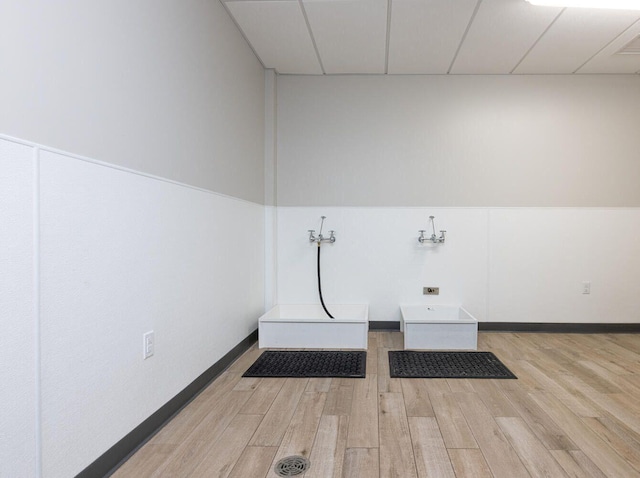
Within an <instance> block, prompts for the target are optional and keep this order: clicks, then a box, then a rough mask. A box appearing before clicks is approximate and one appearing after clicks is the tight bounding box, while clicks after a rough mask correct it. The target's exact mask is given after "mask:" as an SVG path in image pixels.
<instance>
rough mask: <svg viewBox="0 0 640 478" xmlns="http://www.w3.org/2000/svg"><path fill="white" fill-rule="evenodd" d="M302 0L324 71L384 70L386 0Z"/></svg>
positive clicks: (380, 71) (363, 71) (360, 71)
mask: <svg viewBox="0 0 640 478" xmlns="http://www.w3.org/2000/svg"><path fill="white" fill-rule="evenodd" d="M302 3H303V5H304V9H305V11H306V13H307V18H308V19H309V26H310V28H311V33H312V34H313V38H314V39H315V42H316V47H317V48H318V53H319V55H320V58H321V59H322V65H323V66H324V71H325V73H327V74H333V73H385V57H386V43H387V0H339V1H330V2H328V1H323V0H303V2H302Z"/></svg>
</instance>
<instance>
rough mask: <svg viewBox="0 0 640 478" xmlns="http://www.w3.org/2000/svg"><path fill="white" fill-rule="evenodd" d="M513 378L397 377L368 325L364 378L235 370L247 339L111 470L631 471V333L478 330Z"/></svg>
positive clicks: (636, 344) (151, 473) (639, 436)
mask: <svg viewBox="0 0 640 478" xmlns="http://www.w3.org/2000/svg"><path fill="white" fill-rule="evenodd" d="M478 342H479V346H478V350H486V351H491V352H493V353H495V354H496V355H497V356H498V357H499V358H500V359H501V360H502V361H503V362H504V363H505V365H507V367H509V368H510V369H511V370H512V371H513V372H514V373H515V374H516V375H517V376H518V380H456V379H446V380H445V379H437V380H427V379H398V378H393V379H392V378H390V377H389V364H388V359H387V352H388V351H389V350H399V349H401V348H402V335H401V333H400V332H370V333H369V349H368V356H367V377H366V378H365V379H337V378H336V379H318V378H311V379H306V378H305V379H293V378H286V379H283V378H271V379H268V378H262V379H256V378H242V377H241V375H242V373H243V372H244V371H245V370H246V369H247V368H248V367H249V366H250V365H251V364H252V363H253V361H254V360H255V359H256V358H257V357H258V356H259V355H260V353H261V352H262V351H260V350H258V349H257V348H256V346H254V347H252V348H251V349H250V350H249V351H247V352H246V353H245V354H244V355H243V356H242V357H240V358H239V359H238V360H237V361H236V362H235V363H234V364H233V365H232V366H231V367H229V368H228V369H227V370H226V371H225V372H224V373H223V374H221V375H220V377H218V378H217V379H216V380H215V381H214V382H213V383H212V384H211V385H210V386H209V387H208V388H207V389H206V390H204V391H203V392H202V393H201V394H200V395H199V396H198V397H196V399H195V400H193V402H191V404H189V406H187V407H186V408H185V409H184V410H182V412H180V414H178V415H177V416H176V417H175V418H174V419H173V420H172V421H171V422H170V423H169V424H167V425H166V426H165V427H164V428H163V429H162V430H161V431H160V432H159V433H158V434H156V435H155V436H154V437H153V438H152V439H151V440H150V441H149V442H148V443H147V444H145V446H143V447H142V448H141V449H140V450H139V451H138V452H137V453H136V454H135V455H133V456H132V457H131V458H130V459H129V460H128V461H127V462H126V463H124V464H123V465H122V466H121V467H120V468H119V469H118V470H117V471H116V472H115V474H114V475H113V476H114V477H115V478H128V477H136V478H144V477H178V478H183V477H184V478H186V477H195V478H199V477H203V478H218V477H219V478H224V477H235V478H240V477H242V478H274V477H276V476H277V475H276V474H275V473H274V471H273V468H274V465H275V463H276V462H277V461H278V460H279V459H281V458H283V457H285V456H289V455H303V456H305V457H306V458H308V459H310V461H311V468H310V470H308V471H307V473H306V474H305V475H298V476H305V477H306V478H343V477H344V478H357V477H366V478H378V477H379V478H394V477H397V478H412V477H416V478H424V477H470V478H482V477H496V478H502V477H504V478H519V477H554V478H555V477H615V478H625V477H640V418H639V417H640V334H638V335H636V334H594V335H586V334H541V333H489V332H481V333H480V334H479V340H478Z"/></svg>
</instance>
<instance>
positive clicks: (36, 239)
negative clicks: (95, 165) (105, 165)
mask: <svg viewBox="0 0 640 478" xmlns="http://www.w3.org/2000/svg"><path fill="white" fill-rule="evenodd" d="M32 155H33V156H32V161H33V306H34V327H35V330H34V340H35V344H34V345H35V353H34V356H35V357H34V362H35V423H34V426H35V455H36V456H35V468H36V477H38V478H40V477H42V387H41V384H42V383H41V382H42V370H41V364H42V360H41V337H40V333H41V330H40V325H41V320H40V318H41V317H40V315H41V314H40V148H39V147H38V146H37V145H36V146H33V153H32Z"/></svg>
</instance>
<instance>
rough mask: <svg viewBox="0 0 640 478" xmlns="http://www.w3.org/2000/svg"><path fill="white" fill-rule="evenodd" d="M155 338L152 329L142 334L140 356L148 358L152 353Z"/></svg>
mask: <svg viewBox="0 0 640 478" xmlns="http://www.w3.org/2000/svg"><path fill="white" fill-rule="evenodd" d="M155 344H156V340H155V336H154V334H153V330H151V331H149V332H147V333H146V334H144V335H143V336H142V356H143V358H145V359H148V358H149V357H151V356H152V355H153V349H154V348H155Z"/></svg>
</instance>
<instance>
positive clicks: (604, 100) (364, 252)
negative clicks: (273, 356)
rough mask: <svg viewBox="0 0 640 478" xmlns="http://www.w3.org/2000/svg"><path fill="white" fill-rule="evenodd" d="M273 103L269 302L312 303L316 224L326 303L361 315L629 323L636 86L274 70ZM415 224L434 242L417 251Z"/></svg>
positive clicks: (635, 232)
mask: <svg viewBox="0 0 640 478" xmlns="http://www.w3.org/2000/svg"><path fill="white" fill-rule="evenodd" d="M277 101H278V118H277V125H278V151H277V152H278V155H277V179H278V183H277V198H278V203H277V204H278V218H277V225H278V227H277V237H278V250H277V271H278V273H277V277H278V288H277V295H278V301H279V302H280V303H288V302H292V303H300V302H315V303H317V302H318V297H317V286H316V279H315V250H314V248H313V247H312V246H311V245H310V244H309V243H308V241H307V238H306V231H307V229H316V230H317V229H318V226H319V217H320V216H321V215H326V216H327V224H326V226H325V227H326V228H327V229H335V230H336V231H337V234H338V236H337V237H338V241H337V242H336V243H335V244H333V245H329V246H327V247H325V246H323V282H324V291H325V299H326V301H327V302H347V303H349V302H366V303H369V304H370V318H371V319H372V320H399V317H400V315H399V314H400V311H399V304H400V303H402V302H416V303H437V302H441V303H450V302H453V303H461V304H463V305H465V306H466V307H468V308H469V309H470V311H471V312H472V313H473V314H475V315H476V317H477V318H478V319H479V320H482V321H491V322H587V323H615V322H620V323H629V322H635V323H637V322H640V312H638V310H640V301H639V300H638V299H637V293H636V290H635V284H637V283H638V282H639V281H640V246H639V245H638V244H640V243H639V242H638V241H637V238H638V237H639V236H640V209H639V206H640V188H638V184H639V181H640V162H638V160H637V155H638V151H639V150H640V135H638V134H637V126H638V124H640V109H638V108H637V105H638V104H640V78H639V77H638V76H637V75H627V76H615V75H606V76H605V75H601V76H585V75H575V76H561V75H558V76H336V77H304V76H280V77H278V89H277ZM429 215H435V216H436V221H437V224H436V225H437V227H438V228H440V229H447V230H448V231H449V235H448V238H447V242H446V244H445V245H442V246H420V245H418V243H417V235H418V232H417V231H418V230H419V229H426V228H427V226H428V222H427V220H428V216H429ZM583 281H590V282H592V293H591V295H583V294H582V293H581V291H582V290H581V284H582V282H583ZM423 286H439V287H441V295H440V296H439V297H424V296H423V295H422V287H423Z"/></svg>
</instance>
